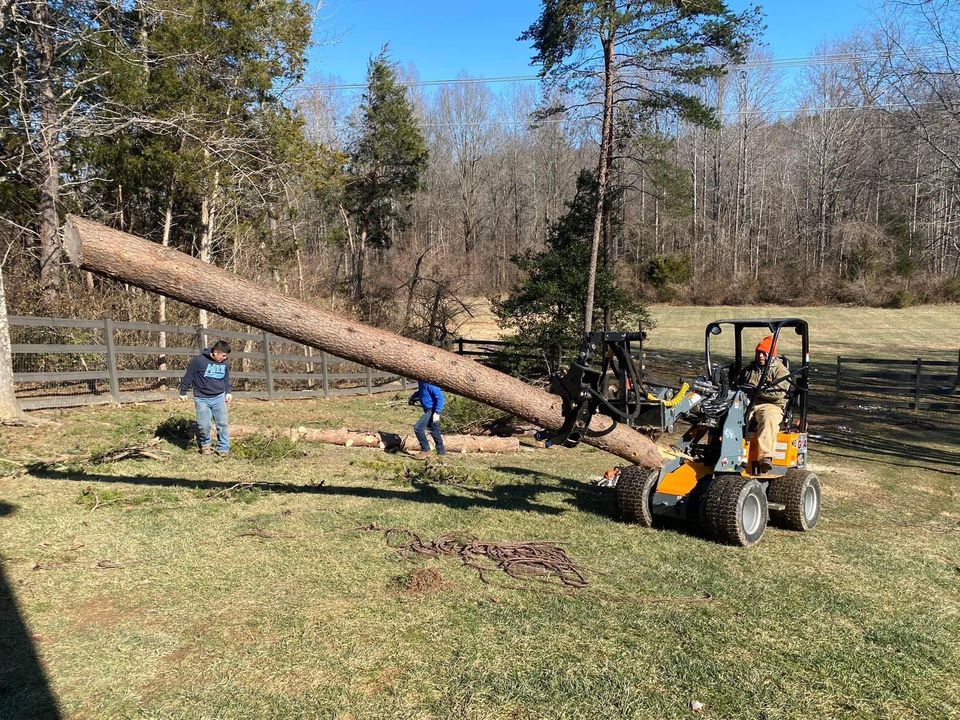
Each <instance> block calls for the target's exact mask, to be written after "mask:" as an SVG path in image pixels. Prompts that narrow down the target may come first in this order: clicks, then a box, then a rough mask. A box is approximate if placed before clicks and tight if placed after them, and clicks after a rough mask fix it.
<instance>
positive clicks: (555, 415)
mask: <svg viewBox="0 0 960 720" xmlns="http://www.w3.org/2000/svg"><path fill="white" fill-rule="evenodd" d="M63 232H64V247H65V249H66V251H67V253H68V254H69V256H70V259H71V260H72V261H73V263H74V265H76V266H77V267H79V268H80V269H82V270H88V271H90V272H94V273H97V274H99V275H103V276H105V277H109V278H113V279H114V280H118V281H120V282H124V283H129V284H131V285H136V286H137V287H141V288H144V289H145V290H149V291H151V292H157V293H160V294H161V295H166V296H167V297H172V298H174V299H176V300H180V301H182V302H185V303H189V304H191V305H194V306H196V307H199V308H205V309H207V310H210V311H213V312H215V313H219V314H220V315H223V316H225V317H229V318H232V319H234V320H237V321H239V322H242V323H246V324H248V325H253V326H254V327H258V328H261V329H263V330H267V331H268V332H272V333H274V334H275V335H278V336H280V337H284V338H287V339H288V340H293V341H295V342H299V343H303V344H305V345H309V346H312V347H315V348H319V349H321V350H325V351H327V352H330V353H332V354H334V355H336V356H338V357H342V358H345V359H347V360H352V361H353V362H357V363H360V364H363V365H368V366H370V367H374V368H378V369H380V370H384V371H386V372H390V373H396V374H398V375H403V376H405V377H408V378H414V379H417V380H427V381H429V382H432V383H436V384H437V385H439V386H440V387H442V388H444V389H445V390H449V391H452V392H455V393H458V394H459V395H462V396H464V397H468V398H471V399H473V400H477V401H479V402H482V403H485V404H487V405H490V406H491V407H495V408H499V409H500V410H503V411H504V412H508V413H511V414H513V415H516V416H518V417H522V418H525V419H526V420H529V421H530V422H532V423H534V424H535V425H538V426H539V427H543V428H547V429H548V430H554V431H556V430H559V429H560V428H561V427H562V425H563V419H564V418H563V409H562V405H561V402H560V398H558V397H557V396H555V395H550V394H549V393H547V392H545V391H543V390H540V389H538V388H534V387H531V386H529V385H526V384H525V383H523V382H521V381H520V380H517V379H516V378H512V377H510V376H508V375H504V374H503V373H499V372H497V371H496V370H491V369H490V368H487V367H484V366H483V365H481V364H480V363H477V362H474V361H472V360H469V359H467V358H463V357H461V356H459V355H455V354H453V353H450V352H447V351H445V350H442V349H440V348H436V347H432V346H430V345H426V344H424V343H419V342H417V341H415V340H410V339H409V338H404V337H401V336H399V335H396V334H395V333H391V332H388V331H386V330H381V329H378V328H371V327H368V326H366V325H363V324H361V323H358V322H355V321H352V320H346V319H344V318H342V317H339V316H338V315H335V314H333V313H331V312H328V311H325V310H321V309H320V308H317V307H314V306H313V305H310V304H309V303H307V302H304V301H302V300H298V299H296V298H292V297H289V296H287V295H284V294H283V293H280V292H278V291H277V290H274V289H272V288H269V287H266V286H263V285H259V284H258V283H255V282H253V281H251V280H247V279H246V278H242V277H240V276H239V275H236V274H234V273H231V272H227V271H226V270H223V269H221V268H218V267H215V266H213V265H210V264H209V263H205V262H202V261H201V260H199V259H197V258H194V257H191V256H190V255H186V254H184V253H181V252H179V251H177V250H174V249H172V248H169V247H163V246H162V245H158V244H157V243H152V242H149V241H148V240H144V239H143V238H139V237H137V236H135V235H129V234H127V233H123V232H120V231H118V230H113V229H111V228H108V227H106V226H104V225H100V224H98V223H94V222H91V221H89V220H84V219H83V218H79V217H76V216H69V217H68V219H67V223H66V225H65V226H64V230H63ZM584 441H585V442H587V443H589V444H590V445H593V446H595V447H598V448H600V449H601V450H606V451H607V452H610V453H613V454H614V455H618V456H620V457H622V458H624V459H625V460H628V461H629V462H632V463H635V464H637V465H642V466H644V467H649V468H657V467H660V466H661V464H662V461H661V459H660V453H659V452H658V451H657V447H656V445H655V444H654V442H653V441H652V440H651V439H650V438H649V437H647V436H645V435H643V434H641V433H639V432H637V431H636V430H633V429H632V428H630V427H627V426H625V425H617V424H615V423H614V422H613V421H612V420H611V419H610V418H608V417H605V416H602V415H595V416H594V417H593V419H592V420H591V423H590V428H589V432H588V434H587V436H586V437H585V438H584Z"/></svg>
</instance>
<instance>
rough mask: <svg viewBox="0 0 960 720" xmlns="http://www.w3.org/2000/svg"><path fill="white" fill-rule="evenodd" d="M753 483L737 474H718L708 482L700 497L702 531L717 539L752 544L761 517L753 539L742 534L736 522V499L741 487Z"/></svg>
mask: <svg viewBox="0 0 960 720" xmlns="http://www.w3.org/2000/svg"><path fill="white" fill-rule="evenodd" d="M756 482H757V481H756V480H754V479H752V478H746V477H743V476H740V475H720V476H717V477H714V479H713V480H712V481H711V483H710V487H709V488H708V489H707V492H706V494H705V495H704V498H703V503H704V507H703V516H704V522H705V525H706V530H707V531H708V532H709V533H710V534H711V535H712V536H713V537H715V538H716V539H717V540H719V541H720V542H724V543H727V544H728V545H739V546H741V547H747V546H749V545H753V544H754V543H756V542H757V541H758V540H759V539H760V536H762V535H763V530H764V529H765V527H766V523H765V519H764V524H763V525H761V527H760V532H759V533H758V534H757V537H756V538H755V539H753V540H751V539H750V538H749V537H747V535H746V534H745V533H744V531H743V525H742V523H741V521H740V505H741V499H740V498H741V495H742V493H743V490H744V489H745V488H746V486H747V485H749V484H750V483H756Z"/></svg>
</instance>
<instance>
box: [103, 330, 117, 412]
mask: <svg viewBox="0 0 960 720" xmlns="http://www.w3.org/2000/svg"><path fill="white" fill-rule="evenodd" d="M103 341H104V344H105V345H106V346H107V374H108V375H109V376H110V395H111V397H113V401H114V402H115V403H118V404H119V403H120V377H119V375H117V350H116V347H117V346H116V343H115V342H114V341H113V318H111V317H109V316H107V317H105V318H104V319H103Z"/></svg>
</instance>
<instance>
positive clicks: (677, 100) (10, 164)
mask: <svg viewBox="0 0 960 720" xmlns="http://www.w3.org/2000/svg"><path fill="white" fill-rule="evenodd" d="M666 5H670V4H666ZM703 5H704V8H705V9H704V10H702V11H700V10H698V11H696V12H694V11H690V10H689V9H687V10H682V9H681V10H677V11H676V12H677V14H673V15H669V17H667V16H663V17H659V16H658V13H662V12H664V10H663V7H664V6H665V5H664V4H661V3H635V4H630V3H628V4H626V5H624V4H617V3H613V2H611V1H609V0H605V1H601V2H593V3H566V4H565V3H556V2H553V1H552V0H545V2H544V3H543V13H542V14H541V17H540V18H539V19H535V18H531V26H530V28H528V29H527V30H526V32H525V33H524V37H525V39H526V40H527V41H528V42H530V43H531V46H532V52H533V53H534V54H535V56H536V59H537V61H538V67H539V68H540V69H541V71H542V72H541V74H542V77H543V82H542V83H517V84H514V85H508V86H495V85H492V84H488V83H484V82H479V81H477V79H474V78H470V77H468V76H464V77H462V78H460V80H459V82H454V83H448V84H444V85H442V86H440V87H439V89H436V90H432V89H430V88H429V86H425V85H424V84H421V83H418V82H417V78H416V72H415V69H413V68H406V67H402V66H398V65H396V64H395V63H394V62H393V61H392V59H391V57H390V54H389V49H388V48H385V49H384V50H382V51H380V52H379V53H376V54H375V55H373V57H371V59H370V62H369V68H368V82H367V85H366V88H365V89H364V90H363V92H362V93H360V94H359V95H357V94H354V93H350V92H343V91H341V90H338V89H337V87H336V83H326V84H319V85H317V84H314V85H308V84H303V83H302V80H303V75H304V72H305V69H306V59H305V58H306V51H307V48H308V46H309V41H310V36H311V29H312V24H313V21H314V19H313V17H312V9H311V6H310V5H308V4H306V3H304V2H301V1H300V0H277V1H276V2H273V3H260V2H251V1H249V0H112V1H103V0H98V1H97V2H94V1H93V0H0V18H2V25H0V108H2V113H0V163H2V173H3V182H2V183H0V245H2V248H0V249H2V251H3V252H4V257H5V261H4V265H3V273H4V275H5V278H6V280H7V283H6V290H7V305H8V307H9V308H10V310H11V311H12V312H32V311H35V310H36V309H37V308H40V310H41V311H43V312H49V313H54V312H62V313H69V314H81V313H91V312H93V313H105V312H111V313H114V314H115V315H117V316H120V317H129V318H131V319H137V320H160V321H161V322H163V321H168V320H169V321H171V322H173V321H178V320H182V319H185V317H186V316H187V314H188V313H189V311H188V310H187V309H186V308H183V307H180V306H177V305H175V304H171V306H170V307H169V308H168V307H167V305H166V303H165V302H164V301H163V300H162V299H157V298H151V297H148V296H146V295H145V294H143V293H141V292H139V291H137V290H136V289H134V288H117V287H115V286H114V285H113V284H111V283H106V282H104V283H101V281H100V280H98V279H97V278H94V277H92V276H89V275H80V274H78V273H76V272H75V271H73V270H70V269H69V268H66V267H64V266H63V259H62V256H61V253H60V238H59V227H60V224H61V223H62V221H63V218H64V216H65V214H66V213H68V212H73V213H77V214H80V215H83V216H85V217H88V218H91V219H96V220H98V221H101V222H103V223H105V224H108V225H110V226H112V227H115V228H118V229H121V230H124V231H127V232H130V233H134V234H136V235H141V236H143V237H146V238H148V239H151V240H154V241H156V242H158V243H162V244H165V245H169V246H172V247H176V248H179V249H181V250H184V251H186V252H190V253H192V254H195V255H197V256H198V257H200V258H201V259H203V260H205V261H208V262H214V263H217V264H219V265H222V266H225V267H228V268H230V269H232V270H234V271H236V272H239V273H241V274H243V275H245V276H247V277H251V278H256V279H259V280H261V281H264V282H267V283H270V284H273V285H275V286H278V287H281V288H282V289H284V290H285V291H287V292H290V293H292V294H295V295H298V296H300V297H304V298H310V299H312V300H314V301H316V302H319V303H321V304H324V305H326V306H328V307H331V308H334V309H336V310H338V311H340V312H345V313H353V314H355V315H357V316H359V317H362V318H363V319H365V320H367V321H368V322H372V323H375V324H379V325H383V326H388V327H392V328H393V329H396V330H399V331H401V332H403V333H405V334H408V335H413V336H417V337H420V338H422V339H425V340H430V341H432V340H437V339H441V338H442V337H443V336H445V335H447V334H449V333H451V332H455V331H456V327H457V324H458V322H459V321H461V320H462V319H463V318H464V317H465V316H466V314H468V313H469V312H470V311H471V310H472V303H474V302H476V298H484V297H487V298H489V297H493V298H497V299H501V300H503V301H504V302H506V301H508V300H509V299H510V298H511V297H517V296H519V295H521V294H522V292H526V291H527V290H529V287H521V286H522V284H523V283H524V282H526V281H527V280H529V279H530V277H531V276H532V274H533V273H534V271H535V270H536V268H537V267H540V266H543V265H545V264H549V263H548V262H547V261H548V258H547V257H546V256H544V255H543V254H542V253H544V252H547V253H549V252H561V253H564V258H563V259H564V260H565V261H567V260H569V259H570V258H571V257H577V258H582V262H581V263H580V264H582V265H585V266H586V267H582V268H580V267H579V266H578V267H571V263H569V262H564V263H556V265H557V266H561V265H562V266H563V267H564V268H565V269H564V272H565V273H566V274H568V275H569V274H570V273H574V274H577V273H580V274H581V275H582V279H583V284H584V285H586V284H587V282H588V281H589V277H588V269H589V266H590V265H591V262H592V261H593V257H595V258H597V260H596V262H597V264H598V266H599V272H601V273H605V274H606V275H605V279H603V280H602V282H601V283H599V284H600V285H602V286H603V287H615V288H616V289H617V290H618V291H619V292H620V293H623V294H624V295H625V296H626V297H628V298H629V299H630V302H631V303H633V304H634V305H636V304H637V303H638V302H642V301H653V300H666V301H671V300H677V301H692V302H737V303H750V302H796V303H802V302H810V301H839V302H857V303H872V304H894V305H898V304H900V305H902V304H906V303H910V302H917V301H940V300H947V301H957V300H960V234H958V228H960V225H958V223H960V203H958V199H960V184H958V180H960V87H958V78H960V74H958V68H957V67H956V57H957V56H956V49H957V48H958V46H960V10H958V8H957V7H956V6H955V4H953V3H951V2H949V0H924V1H923V2H919V3H906V2H897V1H896V0H891V1H890V2H888V3H887V4H886V5H885V6H884V11H883V13H882V14H881V15H880V16H878V18H877V20H876V22H875V23H874V24H873V26H872V27H871V28H870V29H869V30H867V31H863V32H861V33H859V34H858V35H856V36H855V37H851V38H849V39H847V40H845V41H843V42H838V43H835V44H833V45H831V46H825V47H823V48H822V49H821V51H820V52H819V53H818V54H817V56H815V57H812V58H809V59H808V60H807V61H805V63H804V65H805V67H803V68H801V69H800V71H799V74H798V75H797V74H792V73H786V72H785V68H784V67H783V66H782V64H778V62H777V61H775V60H772V59H771V58H769V57H765V56H764V54H763V53H762V51H760V50H758V49H757V44H756V40H757V39H759V31H758V30H757V25H758V20H759V17H758V15H757V14H756V13H755V12H752V11H750V12H744V13H741V14H739V15H735V14H733V13H730V12H729V11H728V10H727V8H726V7H725V4H724V3H722V2H719V1H718V2H711V3H705V4H703ZM677 7H682V5H681V6H677ZM561 10H563V12H568V13H571V15H570V16H568V17H567V18H566V20H571V22H566V23H565V24H564V23H561V24H560V25H558V26H556V27H554V28H551V27H550V23H551V22H555V21H557V20H558V18H560V19H561V20H562V19H563V18H562V17H560V15H558V13H559V12H560V11H561ZM701 12H702V15H701V16H698V15H697V13H701ZM651 18H655V19H658V20H661V21H663V23H662V24H661V26H666V23H667V22H669V23H670V25H669V27H670V28H671V29H670V34H669V36H668V37H667V40H666V41H664V39H663V38H664V36H663V34H661V35H660V36H656V37H655V36H653V35H650V34H647V27H648V26H647V25H646V24H645V23H649V22H650V20H651ZM572 19H575V20H576V21H577V22H572ZM557 27H560V28H564V29H565V30H564V31H565V32H566V31H569V30H570V29H571V28H576V29H577V32H578V33H580V34H578V35H577V36H576V37H573V36H570V37H567V38H566V39H565V40H563V41H562V42H559V43H557V44H555V45H553V46H552V47H551V46H550V43H556V41H558V38H560V37H561V36H560V35H558V34H557V33H555V32H553V30H556V28H557ZM523 30H524V29H523V28H518V34H520V32H521V31H523ZM604 38H607V39H608V40H610V42H611V46H610V48H609V49H610V52H609V53H606V54H605V52H606V49H607V46H606V45H605V44H604V42H605V40H604ZM680 41H682V42H680ZM751 41H753V44H752V45H751ZM564 43H566V44H564ZM678 48H679V49H678ZM684 48H686V49H690V48H692V49H693V50H691V51H690V52H689V54H687V51H686V50H685V49H684ZM574 50H576V51H577V52H574ZM577 53H579V54H577ZM605 57H606V58H607V60H608V61H609V62H608V63H607V64H604V63H603V59H604V58H605ZM598 63H599V64H598ZM463 64H468V60H463ZM329 70H336V69H335V68H329ZM794 80H796V83H797V85H798V90H797V91H796V93H795V97H796V99H795V100H792V101H791V100H788V99H787V98H788V97H789V95H790V93H789V89H788V85H789V84H790V83H791V81H794ZM584 169H588V170H589V174H590V175H592V176H593V177H594V179H595V181H599V180H602V182H600V183H598V185H596V186H594V187H593V188H592V189H591V188H590V187H588V185H589V183H587V182H586V180H587V179H586V178H583V177H581V171H582V170H584ZM598 190H599V192H598ZM584 193H592V194H590V195H584ZM585 198H589V199H592V200H591V201H592V202H595V203H597V208H596V209H597V212H595V213H594V215H593V218H594V222H593V224H592V228H590V229H591V232H586V228H587V226H588V225H589V223H587V224H584V223H585V222H586V220H585V219H584V217H583V207H584V206H583V202H585ZM574 217H575V218H576V222H573V220H572V218H574ZM574 226H575V227H577V228H578V230H577V232H578V235H577V238H579V239H578V240H577V242H581V243H586V244H587V246H589V245H591V243H592V244H593V245H594V247H595V250H594V253H593V255H592V256H591V253H590V252H587V253H586V254H585V255H584V254H583V253H582V252H580V251H577V252H575V253H574V252H569V251H567V250H563V248H566V247H567V245H566V243H567V240H565V239H563V238H561V237H559V236H558V233H561V232H563V230H564V228H570V227H574ZM581 230H582V232H581ZM611 283H612V285H611ZM511 291H513V292H511ZM605 292H607V291H605ZM608 295H609V293H608ZM591 296H592V295H591ZM510 307H511V308H513V310H512V312H516V305H515V304H513V305H510ZM603 309H604V308H601V307H598V308H597V313H600V312H602V311H603ZM579 312H581V313H582V308H581V309H580V310H579ZM505 313H506V314H508V315H509V313H508V312H507V311H505ZM589 316H590V315H589V314H588V317H589ZM597 317H599V315H597ZM200 321H201V322H204V323H205V322H206V318H205V316H204V315H203V314H201V318H200Z"/></svg>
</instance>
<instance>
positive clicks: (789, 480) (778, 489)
mask: <svg viewBox="0 0 960 720" xmlns="http://www.w3.org/2000/svg"><path fill="white" fill-rule="evenodd" d="M808 481H810V482H812V483H814V484H816V487H817V498H818V499H819V500H821V502H822V497H823V495H822V489H821V487H820V479H819V478H818V477H817V475H816V473H814V472H812V471H810V470H799V469H795V470H789V471H787V474H786V475H784V476H783V477H782V478H778V479H777V480H774V481H772V482H771V483H770V487H769V488H768V489H767V499H768V500H769V501H770V502H772V503H780V504H782V505H785V506H786V509H784V510H771V511H770V520H771V522H773V523H774V524H775V525H776V526H777V527H781V528H784V529H786V530H797V531H799V532H809V531H810V530H813V528H815V527H816V525H817V521H818V520H819V519H820V508H819V507H818V508H817V515H816V517H814V519H813V522H812V523H808V522H807V518H806V516H805V515H804V513H803V490H804V488H805V487H806V486H807V483H808Z"/></svg>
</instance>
